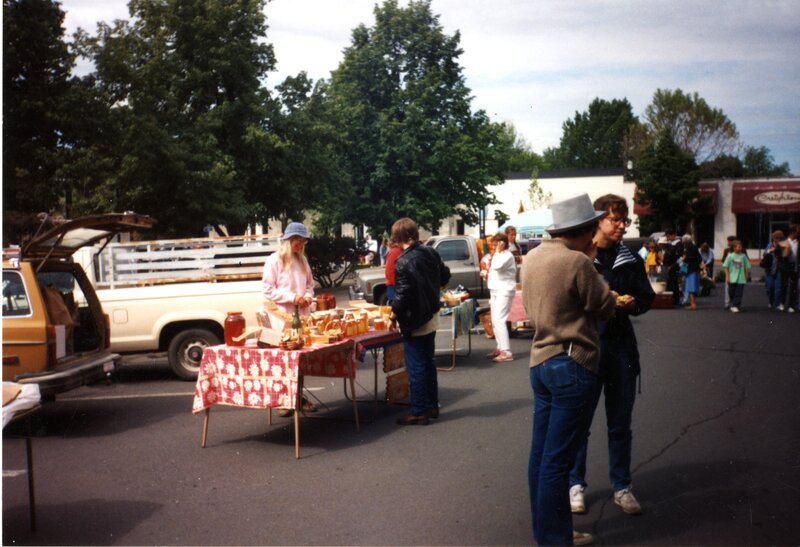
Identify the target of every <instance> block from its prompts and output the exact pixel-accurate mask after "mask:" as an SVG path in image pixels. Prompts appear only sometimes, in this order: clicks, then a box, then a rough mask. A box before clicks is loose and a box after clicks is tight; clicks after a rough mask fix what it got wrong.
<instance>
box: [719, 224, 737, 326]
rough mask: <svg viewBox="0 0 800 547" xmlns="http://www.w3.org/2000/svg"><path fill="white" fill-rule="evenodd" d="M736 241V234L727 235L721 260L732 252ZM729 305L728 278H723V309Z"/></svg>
mask: <svg viewBox="0 0 800 547" xmlns="http://www.w3.org/2000/svg"><path fill="white" fill-rule="evenodd" d="M735 242H736V236H728V246H727V247H725V250H724V251H722V262H725V259H726V258H728V255H729V254H730V253H732V252H733V244H734V243H735ZM730 307H731V295H730V291H729V290H728V278H727V277H726V278H725V309H726V310H727V309H728V308H730Z"/></svg>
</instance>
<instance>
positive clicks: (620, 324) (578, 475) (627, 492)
mask: <svg viewBox="0 0 800 547" xmlns="http://www.w3.org/2000/svg"><path fill="white" fill-rule="evenodd" d="M594 209H595V210H596V211H604V212H606V213H607V215H606V216H605V217H604V218H603V219H601V220H600V222H599V224H598V230H597V233H596V234H595V236H594V242H595V243H596V245H597V257H596V258H595V260H594V265H595V269H597V271H598V272H599V273H600V274H601V275H602V276H603V278H604V279H605V280H606V282H607V283H608V284H609V287H610V288H611V290H612V291H614V292H616V293H618V294H619V295H620V296H619V297H618V307H617V313H616V314H615V316H614V317H613V318H611V319H610V320H608V321H606V322H601V323H600V325H599V330H600V369H599V382H598V384H597V387H596V389H595V391H594V393H593V400H592V402H591V409H592V414H593V413H594V409H595V408H596V407H597V403H598V402H599V400H600V394H601V392H602V393H604V395H605V407H606V425H607V427H608V457H609V462H608V463H609V480H610V482H611V486H612V488H613V489H614V503H616V504H617V505H619V506H620V507H622V510H623V511H624V512H625V513H627V514H630V515H638V514H641V512H642V508H641V506H640V505H639V502H638V501H637V500H636V498H635V497H634V495H633V490H632V488H631V483H632V481H631V446H632V438H633V433H632V432H631V419H632V416H633V403H634V399H635V397H636V377H637V376H638V375H639V351H638V349H637V344H636V335H635V334H634V332H633V325H632V324H631V320H630V316H631V315H634V316H636V315H640V314H642V313H645V312H646V311H648V310H649V309H650V306H651V305H652V304H653V300H654V299H655V293H654V292H653V288H652V287H651V286H650V281H649V280H648V279H647V274H646V272H645V269H644V263H643V262H642V259H641V257H639V256H637V255H635V254H633V253H632V252H631V251H630V250H629V249H628V248H627V247H626V246H625V245H623V244H622V237H623V236H624V235H625V229H626V228H627V227H628V226H630V224H631V220H630V219H629V218H628V204H627V202H626V201H625V198H623V197H621V196H617V195H614V194H607V195H605V196H602V197H600V198H598V199H597V200H595V202H594ZM589 426H591V418H590V422H589ZM588 437H589V432H588V430H587V432H586V436H585V438H584V439H583V442H582V444H581V446H580V448H579V449H578V454H577V456H576V458H575V465H574V466H573V467H572V470H571V472H570V477H569V479H570V490H569V494H570V505H571V508H572V512H573V513H585V512H586V504H585V501H584V496H583V492H584V490H585V488H586V478H585V475H586V450H587V445H588Z"/></svg>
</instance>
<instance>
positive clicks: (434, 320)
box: [391, 218, 450, 425]
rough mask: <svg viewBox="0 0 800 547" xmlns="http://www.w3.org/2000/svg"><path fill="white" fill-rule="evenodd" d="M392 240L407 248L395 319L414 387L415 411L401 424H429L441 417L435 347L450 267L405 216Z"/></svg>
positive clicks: (398, 268) (398, 272)
mask: <svg viewBox="0 0 800 547" xmlns="http://www.w3.org/2000/svg"><path fill="white" fill-rule="evenodd" d="M391 237H392V241H395V242H397V243H398V244H399V245H400V247H401V248H402V249H403V254H401V255H400V256H399V257H397V261H396V262H395V264H394V272H395V292H394V299H393V300H392V319H393V320H396V321H397V323H398V324H399V326H400V333H401V334H402V335H403V348H404V350H405V361H406V370H407V371H408V383H409V387H410V390H411V414H409V415H407V416H403V417H402V418H398V420H397V423H398V424H400V425H428V419H429V418H438V417H439V383H438V380H437V374H436V362H435V360H434V350H435V349H436V346H435V344H436V328H437V326H438V317H439V308H440V303H439V294H440V289H441V287H443V286H444V285H446V284H447V282H448V281H449V280H450V269H449V268H448V267H447V266H445V264H444V262H442V258H441V257H440V256H439V253H437V252H436V250H435V249H434V248H433V247H428V246H426V245H422V244H421V243H420V242H419V229H418V228H417V223H416V222H414V221H413V220H411V219H410V218H401V219H400V220H398V221H397V222H395V223H394V225H392V236H391Z"/></svg>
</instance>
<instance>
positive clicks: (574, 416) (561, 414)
mask: <svg viewBox="0 0 800 547" xmlns="http://www.w3.org/2000/svg"><path fill="white" fill-rule="evenodd" d="M530 380H531V388H533V393H534V407H533V408H534V410H533V436H532V439H531V455H530V459H529V461H528V487H529V489H530V496H531V516H532V518H533V536H534V539H535V540H536V542H537V543H538V544H539V545H572V512H571V510H570V505H569V470H570V468H571V467H572V464H573V463H574V461H575V453H576V451H577V450H578V445H579V444H580V441H581V439H582V438H584V437H585V436H586V426H587V423H588V418H589V410H590V408H591V397H592V394H593V393H594V391H595V389H596V385H597V376H596V375H594V374H592V373H591V372H589V370H588V369H586V368H585V367H583V366H581V365H579V364H578V363H576V362H575V361H574V360H573V359H572V358H570V357H568V356H567V355H565V354H563V353H562V354H560V355H557V356H555V357H553V358H551V359H548V360H547V361H545V362H544V363H542V364H540V365H537V366H535V367H532V368H531V369H530Z"/></svg>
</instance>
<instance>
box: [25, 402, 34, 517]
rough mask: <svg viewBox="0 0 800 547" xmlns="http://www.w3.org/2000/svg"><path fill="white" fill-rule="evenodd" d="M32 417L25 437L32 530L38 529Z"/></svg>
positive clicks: (29, 419)
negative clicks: (34, 486)
mask: <svg viewBox="0 0 800 547" xmlns="http://www.w3.org/2000/svg"><path fill="white" fill-rule="evenodd" d="M31 434H32V431H31V418H30V416H28V434H27V436H26V437H25V448H26V449H27V452H28V503H29V507H30V512H31V532H35V531H36V494H35V493H34V490H33V441H32V440H31Z"/></svg>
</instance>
